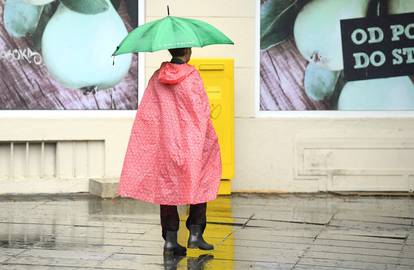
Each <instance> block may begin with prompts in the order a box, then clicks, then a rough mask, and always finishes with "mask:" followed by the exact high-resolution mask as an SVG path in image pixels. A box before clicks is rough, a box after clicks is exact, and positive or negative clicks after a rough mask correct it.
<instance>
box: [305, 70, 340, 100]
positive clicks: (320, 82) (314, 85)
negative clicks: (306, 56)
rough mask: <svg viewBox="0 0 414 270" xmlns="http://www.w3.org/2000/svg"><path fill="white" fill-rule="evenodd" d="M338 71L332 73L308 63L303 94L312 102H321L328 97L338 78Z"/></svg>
mask: <svg viewBox="0 0 414 270" xmlns="http://www.w3.org/2000/svg"><path fill="white" fill-rule="evenodd" d="M339 74H340V72H339V71H332V70H328V69H325V68H322V67H320V66H319V65H317V64H314V63H309V64H308V66H307V67H306V70H305V92H306V94H307V95H308V97H310V98H311V99H313V100H316V101H322V100H324V99H326V98H328V97H330V96H331V95H332V94H333V92H334V90H335V86H336V82H337V81H338V78H339Z"/></svg>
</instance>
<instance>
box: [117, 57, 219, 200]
mask: <svg viewBox="0 0 414 270" xmlns="http://www.w3.org/2000/svg"><path fill="white" fill-rule="evenodd" d="M221 171H222V167H221V158H220V147H219V144H218V137H217V135H216V132H215V130H214V127H213V124H212V121H211V119H210V106H209V102H208V97H207V94H206V92H205V89H204V86H203V82H202V80H201V77H200V74H199V73H198V71H197V70H196V69H195V68H194V67H193V66H191V65H188V64H181V65H179V64H172V63H167V62H165V63H163V64H162V65H161V68H160V69H159V70H157V71H156V72H155V73H154V75H153V76H152V77H151V79H150V81H149V83H148V86H147V89H146V90H145V93H144V96H143V98H142V101H141V104H140V106H139V108H138V110H137V113H136V116H135V120H134V123H133V126H132V131H131V135H130V139H129V142H128V148H127V151H126V154H125V158H124V163H123V167H122V172H121V177H120V183H119V188H118V194H119V195H120V196H122V197H130V198H134V199H137V200H142V201H147V202H151V203H156V204H164V205H183V204H197V203H202V202H207V201H210V200H214V199H215V198H216V197H217V192H218V187H219V184H220V178H221Z"/></svg>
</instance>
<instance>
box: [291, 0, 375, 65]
mask: <svg viewBox="0 0 414 270" xmlns="http://www.w3.org/2000/svg"><path fill="white" fill-rule="evenodd" d="M368 4H369V0H334V1H332V0H314V1H311V2H309V3H308V4H306V5H305V6H304V7H303V9H302V10H301V11H300V12H299V14H298V16H297V18H296V20H295V25H294V30H293V31H294V37H295V42H296V46H297V48H298V49H299V51H300V53H301V54H302V56H303V57H304V58H306V60H308V61H309V62H312V63H315V64H318V65H320V66H321V67H324V68H327V69H329V70H342V69H343V59H342V39H341V26H340V20H342V19H351V18H359V17H365V16H366V13H367V9H368Z"/></svg>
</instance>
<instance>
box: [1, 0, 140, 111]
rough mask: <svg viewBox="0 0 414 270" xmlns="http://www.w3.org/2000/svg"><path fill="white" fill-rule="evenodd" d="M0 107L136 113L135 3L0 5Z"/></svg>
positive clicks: (16, 1)
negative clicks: (125, 44)
mask: <svg viewBox="0 0 414 270" xmlns="http://www.w3.org/2000/svg"><path fill="white" fill-rule="evenodd" d="M0 15H1V17H0V19H1V24H0V37H1V38H0V75H1V78H0V110H135V109H137V106H138V57H137V55H122V56H117V57H116V58H115V59H113V58H112V57H111V55H112V53H113V52H114V50H115V49H116V46H117V45H118V44H119V42H120V41H121V40H122V39H123V38H124V37H125V36H126V35H127V33H128V32H129V31H130V30H132V29H133V28H134V27H136V26H137V25H138V1H137V0H125V1H121V0H112V1H111V0H94V1H90V0H87V1H78V0H0Z"/></svg>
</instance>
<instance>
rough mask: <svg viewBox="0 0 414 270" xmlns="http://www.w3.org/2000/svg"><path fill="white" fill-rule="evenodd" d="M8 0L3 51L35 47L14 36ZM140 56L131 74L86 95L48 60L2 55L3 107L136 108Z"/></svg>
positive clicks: (0, 38)
mask: <svg viewBox="0 0 414 270" xmlns="http://www.w3.org/2000/svg"><path fill="white" fill-rule="evenodd" d="M4 2H5V1H4V0H0V21H1V23H0V53H3V52H6V51H8V50H13V49H16V48H17V49H22V50H23V49H25V48H31V50H32V51H34V52H35V51H36V50H35V49H34V48H33V44H32V42H31V39H30V38H13V37H11V36H10V35H9V34H8V33H7V31H6V29H5V27H4V22H3V7H4ZM118 12H119V14H120V15H121V17H122V18H123V20H124V22H125V25H126V27H127V29H128V31H131V29H132V22H131V20H130V18H129V17H128V14H127V10H126V4H125V1H122V2H121V6H120V8H119V10H118ZM137 74H138V57H137V55H134V56H133V62H132V65H131V68H130V70H129V73H128V75H127V76H126V77H125V78H124V79H123V81H121V82H120V83H119V84H117V85H116V86H115V87H113V88H111V89H108V90H100V91H98V92H97V93H96V94H91V93H90V94H87V95H84V94H83V93H82V92H81V91H80V90H77V89H69V88H65V87H63V86H61V85H60V84H59V83H58V82H56V81H55V80H53V78H52V77H51V76H50V75H49V73H48V71H47V69H46V67H45V65H44V64H42V65H35V64H33V63H32V64H30V63H29V62H28V61H26V60H12V61H8V60H6V59H0V110H134V109H137V106H138V78H137V76H138V75H137Z"/></svg>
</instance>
